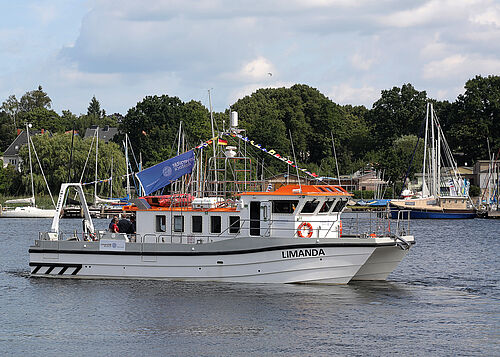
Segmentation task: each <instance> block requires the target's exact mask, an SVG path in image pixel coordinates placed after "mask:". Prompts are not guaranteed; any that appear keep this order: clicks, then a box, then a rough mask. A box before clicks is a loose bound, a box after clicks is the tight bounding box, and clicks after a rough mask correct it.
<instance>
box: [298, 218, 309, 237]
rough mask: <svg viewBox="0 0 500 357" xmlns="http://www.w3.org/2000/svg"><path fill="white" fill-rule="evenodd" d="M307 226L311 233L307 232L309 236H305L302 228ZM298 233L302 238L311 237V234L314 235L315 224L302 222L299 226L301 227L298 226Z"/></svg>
mask: <svg viewBox="0 0 500 357" xmlns="http://www.w3.org/2000/svg"><path fill="white" fill-rule="evenodd" d="M304 227H305V228H307V229H308V230H309V233H307V236H306V237H304V234H303V233H302V228H304ZM297 235H298V236H299V237H300V238H311V236H312V235H313V226H312V224H311V223H309V222H302V223H301V224H300V226H299V228H297Z"/></svg>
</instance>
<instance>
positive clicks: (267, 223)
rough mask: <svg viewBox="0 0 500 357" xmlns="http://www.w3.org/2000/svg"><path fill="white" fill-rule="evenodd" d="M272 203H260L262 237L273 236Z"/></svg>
mask: <svg viewBox="0 0 500 357" xmlns="http://www.w3.org/2000/svg"><path fill="white" fill-rule="evenodd" d="M272 212H273V211H272V203H271V202H269V201H264V202H261V203H260V216H261V225H262V229H261V235H262V236H264V237H269V236H270V235H271V224H272Z"/></svg>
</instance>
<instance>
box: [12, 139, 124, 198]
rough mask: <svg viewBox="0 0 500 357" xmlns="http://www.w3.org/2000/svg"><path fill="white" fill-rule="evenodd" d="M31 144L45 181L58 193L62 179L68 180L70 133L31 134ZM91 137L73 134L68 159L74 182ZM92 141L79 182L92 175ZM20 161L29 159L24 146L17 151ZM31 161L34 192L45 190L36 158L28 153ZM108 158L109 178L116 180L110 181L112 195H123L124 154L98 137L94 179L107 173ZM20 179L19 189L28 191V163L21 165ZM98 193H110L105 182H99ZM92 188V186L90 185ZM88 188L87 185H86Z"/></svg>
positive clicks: (90, 178)
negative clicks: (21, 183) (83, 137)
mask: <svg viewBox="0 0 500 357" xmlns="http://www.w3.org/2000/svg"><path fill="white" fill-rule="evenodd" d="M32 141H33V144H34V146H35V149H36V153H37V155H38V158H39V159H40V162H41V165H42V168H43V171H44V173H45V176H46V178H47V181H48V183H49V187H50V189H51V190H52V192H53V193H54V192H58V191H59V188H60V186H61V183H63V182H66V181H67V179H68V164H69V160H70V153H71V134H62V133H58V134H54V135H52V136H50V135H47V134H45V135H35V136H33V137H32ZM91 142H92V139H91V138H88V139H81V138H80V137H78V136H76V137H75V138H74V143H73V161H72V171H73V172H74V173H75V174H74V176H73V179H74V180H76V181H78V180H79V179H80V176H81V174H82V172H83V171H84V166H85V161H86V159H87V156H88V153H89V151H90V145H91ZM94 150H95V143H94V149H93V150H92V152H93V153H91V155H90V160H89V162H88V163H87V167H86V169H85V172H84V175H83V180H82V181H83V182H92V181H94V176H95V169H94V168H95V151H94ZM19 155H20V156H21V159H22V162H23V163H28V162H29V157H28V147H27V145H25V146H23V147H22V148H21V150H20V151H19ZM32 161H33V177H34V180H33V181H34V184H35V191H36V192H46V187H45V182H44V180H43V176H42V174H41V171H40V169H39V165H38V162H37V159H36V157H35V155H34V153H33V152H32ZM111 161H113V177H114V178H115V179H117V180H119V181H117V182H115V183H114V184H113V195H123V194H124V188H123V184H124V182H125V181H124V179H123V176H124V175H125V173H126V168H125V155H124V153H123V152H122V150H121V147H120V146H119V145H117V144H115V143H113V142H110V143H104V142H103V141H101V140H99V152H98V175H97V177H98V179H99V180H103V179H107V178H109V177H110V176H111V172H110V170H111ZM21 173H22V182H23V188H24V191H25V192H26V193H29V192H30V190H31V188H30V187H31V186H30V185H31V184H30V177H29V166H27V165H22V167H21ZM98 187H99V192H98V193H99V194H104V195H106V196H109V195H110V193H109V192H108V191H107V190H109V186H108V185H106V184H100V185H99V186H98ZM92 188H93V185H92ZM89 190H90V186H89Z"/></svg>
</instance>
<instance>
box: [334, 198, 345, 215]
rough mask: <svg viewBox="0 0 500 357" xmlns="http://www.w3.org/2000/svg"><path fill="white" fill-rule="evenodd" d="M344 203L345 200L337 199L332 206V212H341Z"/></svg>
mask: <svg viewBox="0 0 500 357" xmlns="http://www.w3.org/2000/svg"><path fill="white" fill-rule="evenodd" d="M346 204H347V201H346V200H338V201H337V204H336V205H335V207H334V208H333V212H341V211H342V210H343V209H344V207H345V205H346Z"/></svg>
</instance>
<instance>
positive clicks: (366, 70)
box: [0, 0, 500, 113]
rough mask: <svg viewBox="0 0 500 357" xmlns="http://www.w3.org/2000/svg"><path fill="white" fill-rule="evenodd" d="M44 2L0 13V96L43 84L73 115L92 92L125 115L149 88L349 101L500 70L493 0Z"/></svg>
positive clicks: (440, 90)
mask: <svg viewBox="0 0 500 357" xmlns="http://www.w3.org/2000/svg"><path fill="white" fill-rule="evenodd" d="M40 1H43V2H38V3H37V4H42V5H39V7H42V8H43V6H45V5H47V6H48V7H47V9H48V10H47V12H46V13H45V14H40V13H38V12H36V13H33V11H30V10H33V6H37V5H33V6H30V5H21V10H23V9H24V10H26V11H20V14H21V15H19V16H18V17H17V18H16V17H15V16H12V15H11V14H9V13H8V12H7V13H6V14H5V16H4V23H5V22H7V24H5V25H4V27H2V28H3V29H4V30H2V28H0V45H1V47H2V49H4V50H5V51H4V52H5V56H3V57H0V96H3V97H4V98H6V97H7V96H8V95H9V94H12V90H11V89H10V88H14V87H15V88H24V87H26V88H25V90H31V89H33V88H34V86H36V85H38V84H39V83H41V84H42V85H43V86H44V88H46V90H47V91H48V92H49V95H50V96H51V98H52V99H53V101H54V107H55V108H56V109H60V107H58V105H60V106H62V107H64V109H67V108H69V109H72V110H73V111H75V112H85V111H86V107H87V105H88V101H89V100H90V98H91V96H92V95H93V94H96V95H97V96H98V99H100V100H101V101H102V105H103V107H104V108H105V109H106V110H107V111H120V112H123V113H125V112H126V110H127V109H128V108H130V107H132V106H133V105H135V103H136V101H137V100H140V99H141V98H143V97H144V96H146V95H149V94H168V95H176V96H179V97H180V98H182V99H183V100H190V99H195V100H200V99H202V98H205V97H206V90H207V89H209V88H213V92H214V96H213V99H215V100H214V103H213V104H214V108H218V109H220V110H223V109H224V108H226V107H227V106H228V105H230V104H232V102H234V101H235V100H237V99H239V98H240V97H241V96H244V95H248V94H251V93H252V92H253V91H255V90H256V89H258V88H261V87H266V88H267V87H275V86H283V85H284V84H286V85H287V86H290V85H293V84H295V83H303V84H308V85H310V86H312V87H315V88H318V89H320V90H321V91H324V93H328V95H329V96H330V97H331V98H332V99H333V100H334V101H336V102H340V103H343V104H365V105H368V106H370V105H371V103H373V101H374V100H376V99H378V98H379V96H380V89H387V88H391V87H393V86H400V85H401V84H402V83H412V84H413V85H414V86H415V87H417V88H420V89H421V90H427V91H428V93H436V95H437V96H438V97H439V98H442V99H445V97H446V96H448V98H447V99H450V100H454V97H453V95H454V93H455V92H456V90H455V88H459V87H463V84H464V83H465V81H466V80H467V79H469V78H471V77H473V76H474V75H476V74H483V75H488V74H498V73H500V69H499V66H498V63H499V62H500V41H498V39H499V38H500V26H499V23H500V16H499V14H500V10H499V9H500V8H499V5H498V3H495V1H494V0H461V1H456V0H422V1H417V2H415V1H413V2H410V1H400V0H380V1H376V2H375V1H372V0H362V1H352V0H276V1H273V2H269V1H265V0H254V1H243V2H241V1H239V2H234V1H229V0H213V1H188V0H157V1H154V2H151V3H148V5H147V6H145V5H144V3H143V2H138V1H136V0H90V1H88V2H84V4H85V5H82V3H83V2H81V1H80V0H40ZM54 3H55V4H56V5H53V6H52V7H51V6H49V5H51V4H54ZM30 4H31V3H30ZM22 6H24V8H23V7H22ZM12 8H15V7H14V6H13V7H12ZM16 9H17V7H16ZM42 10H43V9H42ZM72 10H75V11H72ZM77 10H78V11H77ZM75 13H76V14H80V15H78V17H74V18H73V17H71V16H76V15H74V14H75ZM26 14H28V15H30V16H31V18H29V19H26V20H24V19H25V18H24V17H23V16H25V15H26ZM62 14H64V15H65V16H61V15H62ZM471 14H472V15H471ZM9 21H11V22H10V23H9ZM23 21H24V22H23ZM42 22H45V24H44V23H42ZM30 26H31V27H30ZM5 29H9V30H5ZM11 35H12V36H11ZM12 38H15V40H12ZM68 44H70V45H68ZM41 64H43V65H41ZM268 73H272V74H273V75H272V76H269V75H268ZM360 77H361V78H360ZM332 84H335V86H333V87H332ZM21 94H22V93H21ZM58 97H59V98H58ZM58 103H59V104H58Z"/></svg>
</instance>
